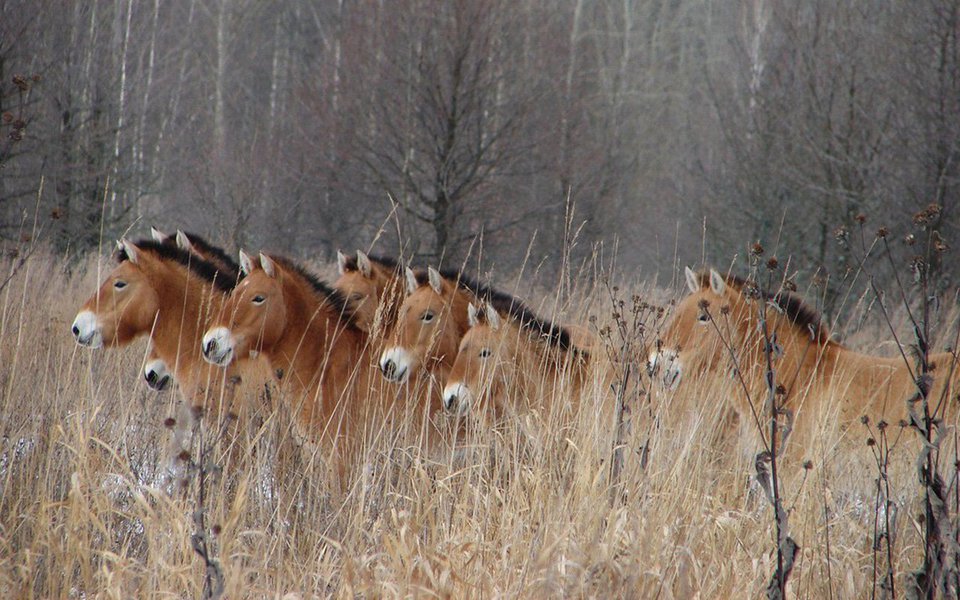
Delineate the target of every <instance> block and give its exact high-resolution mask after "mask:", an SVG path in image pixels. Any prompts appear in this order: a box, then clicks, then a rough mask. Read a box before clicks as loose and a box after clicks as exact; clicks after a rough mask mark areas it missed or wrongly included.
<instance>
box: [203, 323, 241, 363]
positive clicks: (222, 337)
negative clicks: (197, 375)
mask: <svg viewBox="0 0 960 600" xmlns="http://www.w3.org/2000/svg"><path fill="white" fill-rule="evenodd" d="M200 347H201V350H202V351H203V358H204V360H206V361H207V362H208V363H210V364H214V365H217V366H218V367H225V366H227V365H229V364H230V361H232V360H233V348H234V340H233V334H231V333H230V330H229V329H227V328H226V327H217V328H215V329H211V330H210V331H208V332H207V333H205V334H204V336H203V340H202V341H201V342H200Z"/></svg>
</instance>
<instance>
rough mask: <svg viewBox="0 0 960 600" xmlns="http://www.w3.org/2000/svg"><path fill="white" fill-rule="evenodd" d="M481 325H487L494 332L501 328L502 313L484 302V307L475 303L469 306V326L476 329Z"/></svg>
mask: <svg viewBox="0 0 960 600" xmlns="http://www.w3.org/2000/svg"><path fill="white" fill-rule="evenodd" d="M480 323H486V324H487V325H489V326H490V328H491V329H494V330H496V329H499V328H500V313H498V312H497V309H495V308H494V307H493V305H492V304H490V303H489V302H484V303H483V305H482V306H477V305H476V304H474V303H473V302H471V303H470V304H468V305H467V324H468V325H469V326H470V327H475V326H477V325H479V324H480Z"/></svg>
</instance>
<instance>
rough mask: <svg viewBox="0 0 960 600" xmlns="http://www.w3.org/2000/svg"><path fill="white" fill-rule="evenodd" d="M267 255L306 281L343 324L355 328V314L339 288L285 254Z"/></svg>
mask: <svg viewBox="0 0 960 600" xmlns="http://www.w3.org/2000/svg"><path fill="white" fill-rule="evenodd" d="M269 256H270V259H271V260H273V261H275V262H276V263H278V264H279V265H280V266H282V267H283V268H284V269H285V270H286V271H289V272H291V273H293V274H295V275H296V276H297V277H299V278H300V279H302V280H303V281H304V282H305V283H307V284H308V285H309V286H310V287H311V288H312V289H313V291H314V293H315V294H317V295H318V296H320V298H321V299H322V300H324V301H326V302H329V303H330V305H331V306H332V307H333V310H334V311H335V312H336V313H337V315H338V317H339V318H340V321H341V322H343V324H345V325H346V326H347V327H349V328H351V329H357V323H356V315H355V314H354V313H353V311H351V310H350V308H349V305H348V303H347V298H346V296H344V295H343V294H341V293H340V291H339V290H337V289H335V288H332V287H330V286H329V285H327V283H326V282H324V281H321V280H320V279H318V278H317V277H316V276H315V275H313V274H312V273H310V272H309V271H307V270H306V269H305V268H303V267H302V266H301V265H299V264H297V263H295V262H293V261H292V260H290V259H289V258H287V257H285V256H274V255H272V254H271V255H269Z"/></svg>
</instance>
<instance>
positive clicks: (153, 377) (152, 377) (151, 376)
mask: <svg viewBox="0 0 960 600" xmlns="http://www.w3.org/2000/svg"><path fill="white" fill-rule="evenodd" d="M146 378H147V383H156V382H157V372H156V371H147V374H146Z"/></svg>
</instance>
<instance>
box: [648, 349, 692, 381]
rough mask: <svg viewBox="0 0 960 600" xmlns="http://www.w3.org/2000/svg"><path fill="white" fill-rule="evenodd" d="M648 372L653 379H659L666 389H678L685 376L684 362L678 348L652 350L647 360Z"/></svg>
mask: <svg viewBox="0 0 960 600" xmlns="http://www.w3.org/2000/svg"><path fill="white" fill-rule="evenodd" d="M647 372H648V373H649V374H650V377H651V378H652V379H655V380H659V382H660V385H662V386H663V387H664V389H667V390H674V389H676V387H677V386H678V385H680V379H681V377H682V376H683V364H682V362H681V361H680V355H679V354H678V353H677V351H676V350H660V351H659V352H651V353H650V357H649V358H648V360H647Z"/></svg>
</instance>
